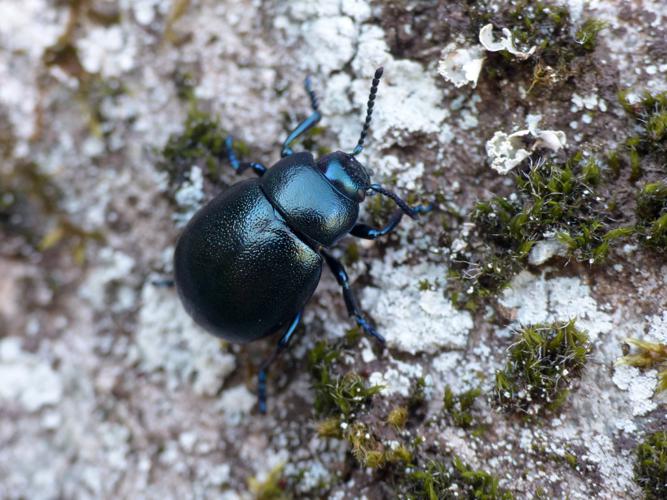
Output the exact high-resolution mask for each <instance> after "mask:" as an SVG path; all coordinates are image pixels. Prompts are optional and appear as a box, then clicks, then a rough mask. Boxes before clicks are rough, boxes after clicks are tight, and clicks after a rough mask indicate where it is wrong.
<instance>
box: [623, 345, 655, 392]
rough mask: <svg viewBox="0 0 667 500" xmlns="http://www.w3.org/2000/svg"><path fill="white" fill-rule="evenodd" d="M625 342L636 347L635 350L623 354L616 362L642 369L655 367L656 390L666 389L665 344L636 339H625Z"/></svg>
mask: <svg viewBox="0 0 667 500" xmlns="http://www.w3.org/2000/svg"><path fill="white" fill-rule="evenodd" d="M625 342H626V343H627V344H629V345H630V346H632V347H636V348H637V352H635V353H634V354H628V355H626V356H623V357H622V358H621V359H619V360H618V364H619V365H629V366H635V367H637V368H642V369H649V368H657V369H658V370H659V372H658V380H659V382H658V388H657V392H662V391H667V344H660V343H658V342H648V341H646V340H638V339H625Z"/></svg>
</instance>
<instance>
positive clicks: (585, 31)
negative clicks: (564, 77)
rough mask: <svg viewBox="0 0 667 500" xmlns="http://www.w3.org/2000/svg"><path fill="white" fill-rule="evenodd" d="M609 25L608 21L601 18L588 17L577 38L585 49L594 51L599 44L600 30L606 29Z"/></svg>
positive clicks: (578, 31)
mask: <svg viewBox="0 0 667 500" xmlns="http://www.w3.org/2000/svg"><path fill="white" fill-rule="evenodd" d="M608 26H609V25H608V24H607V23H606V22H604V21H600V20H599V19H586V20H585V21H584V23H583V24H582V25H581V26H580V27H579V29H578V30H577V34H576V36H575V40H576V42H577V43H578V44H580V45H581V49H582V50H583V51H585V52H593V51H594V50H595V46H596V45H597V41H598V35H599V34H600V31H602V30H603V29H606V28H607V27H608Z"/></svg>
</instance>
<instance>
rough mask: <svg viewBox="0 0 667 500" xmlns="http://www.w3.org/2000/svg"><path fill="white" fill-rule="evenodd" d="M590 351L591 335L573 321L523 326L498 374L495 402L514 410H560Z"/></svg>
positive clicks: (540, 411)
mask: <svg viewBox="0 0 667 500" xmlns="http://www.w3.org/2000/svg"><path fill="white" fill-rule="evenodd" d="M589 350H590V345H589V342H588V335H586V333H585V332H583V331H581V330H578V329H577V328H576V326H575V323H574V321H569V322H567V323H564V322H556V323H552V324H537V325H531V326H527V327H524V328H523V329H522V330H520V331H518V332H517V333H516V340H515V342H514V343H513V344H512V346H511V347H510V349H509V358H508V360H507V364H506V366H505V368H504V369H503V370H500V371H499V372H497V373H496V384H495V390H494V398H495V400H496V402H497V403H498V405H499V406H501V407H502V408H504V409H505V410H508V411H512V412H524V413H528V414H538V413H541V414H544V413H547V412H552V411H555V410H557V409H558V408H559V407H560V406H561V405H562V404H563V403H564V402H565V400H566V398H567V396H568V393H569V388H570V386H571V384H572V381H573V380H574V379H576V378H578V377H579V376H580V375H581V372H582V370H583V368H584V366H585V364H586V360H587V359H588V353H589Z"/></svg>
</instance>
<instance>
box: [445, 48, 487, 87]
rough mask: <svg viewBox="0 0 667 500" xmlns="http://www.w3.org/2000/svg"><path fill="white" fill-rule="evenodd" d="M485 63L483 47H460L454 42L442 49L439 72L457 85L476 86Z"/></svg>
mask: <svg viewBox="0 0 667 500" xmlns="http://www.w3.org/2000/svg"><path fill="white" fill-rule="evenodd" d="M483 64H484V53H483V50H482V48H481V47H479V46H473V47H460V46H458V45H457V44H456V43H454V42H452V43H450V44H448V45H447V46H446V47H445V48H444V49H443V51H442V54H441V58H440V61H439V62H438V73H439V74H440V76H442V77H443V78H444V79H445V80H447V81H448V82H451V83H453V84H454V85H455V86H456V87H463V86H464V85H472V86H473V87H476V86H477V80H478V79H479V74H480V72H481V71H482V65H483Z"/></svg>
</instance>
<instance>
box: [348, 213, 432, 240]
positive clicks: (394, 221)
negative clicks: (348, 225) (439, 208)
mask: <svg viewBox="0 0 667 500" xmlns="http://www.w3.org/2000/svg"><path fill="white" fill-rule="evenodd" d="M431 210H432V207H431V205H420V206H418V207H414V208H412V211H413V212H414V213H418V214H423V213H427V212H430V211H431ZM403 213H404V212H403V210H401V209H399V210H396V211H395V212H394V213H393V214H391V218H390V219H389V222H387V225H386V226H384V227H381V228H375V227H371V226H367V225H366V224H355V226H354V227H353V228H352V230H351V231H350V234H351V235H352V236H356V237H357V238H364V239H366V240H375V239H377V238H379V237H380V236H384V235H386V234H389V233H391V232H392V231H393V230H394V229H395V228H396V226H398V223H399V222H401V219H402V218H403Z"/></svg>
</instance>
